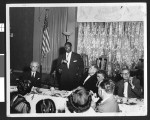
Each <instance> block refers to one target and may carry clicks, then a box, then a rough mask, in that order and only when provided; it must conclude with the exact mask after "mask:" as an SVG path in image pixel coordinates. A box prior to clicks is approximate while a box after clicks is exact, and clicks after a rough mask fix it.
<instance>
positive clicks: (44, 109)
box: [36, 99, 56, 113]
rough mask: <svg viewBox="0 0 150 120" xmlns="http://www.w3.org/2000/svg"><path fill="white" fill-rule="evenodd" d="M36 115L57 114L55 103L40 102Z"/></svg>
mask: <svg viewBox="0 0 150 120" xmlns="http://www.w3.org/2000/svg"><path fill="white" fill-rule="evenodd" d="M36 113H56V107H55V103H54V101H53V100H51V99H44V100H40V101H39V102H38V103H37V104H36Z"/></svg>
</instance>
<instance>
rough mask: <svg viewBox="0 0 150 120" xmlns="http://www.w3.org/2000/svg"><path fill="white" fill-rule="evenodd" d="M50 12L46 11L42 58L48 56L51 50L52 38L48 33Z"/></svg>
mask: <svg viewBox="0 0 150 120" xmlns="http://www.w3.org/2000/svg"><path fill="white" fill-rule="evenodd" d="M47 19H48V13H47V11H46V14H45V20H44V27H43V35H42V48H41V50H42V51H41V52H42V58H44V57H46V54H47V53H48V52H49V51H50V43H49V41H50V39H49V34H48V21H47Z"/></svg>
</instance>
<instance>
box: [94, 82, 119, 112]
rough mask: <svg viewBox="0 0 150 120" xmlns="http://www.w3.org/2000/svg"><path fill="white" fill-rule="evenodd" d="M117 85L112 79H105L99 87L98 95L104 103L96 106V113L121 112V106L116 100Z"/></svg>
mask: <svg viewBox="0 0 150 120" xmlns="http://www.w3.org/2000/svg"><path fill="white" fill-rule="evenodd" d="M114 89H115V84H114V82H113V81H112V80H110V79H105V80H103V82H101V83H100V84H99V86H98V94H99V96H100V97H101V98H102V101H101V102H100V103H99V104H98V105H97V106H96V108H95V111H96V112H100V113H104V112H105V113H106V112H119V106H118V103H117V101H116V99H115V98H114V95H113V93H114Z"/></svg>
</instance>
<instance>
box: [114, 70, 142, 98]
mask: <svg viewBox="0 0 150 120" xmlns="http://www.w3.org/2000/svg"><path fill="white" fill-rule="evenodd" d="M121 76H122V77H123V79H122V80H120V81H119V82H118V83H117V84H116V95H118V96H121V97H129V98H141V97H142V95H143V94H142V88H141V86H140V80H138V79H137V78H136V77H130V71H129V69H127V68H124V69H123V70H122V73H121Z"/></svg>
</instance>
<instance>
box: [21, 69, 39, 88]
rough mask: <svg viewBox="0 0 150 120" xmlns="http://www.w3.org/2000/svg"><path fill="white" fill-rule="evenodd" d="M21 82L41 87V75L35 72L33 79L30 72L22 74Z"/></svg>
mask: <svg viewBox="0 0 150 120" xmlns="http://www.w3.org/2000/svg"><path fill="white" fill-rule="evenodd" d="M21 80H30V81H31V85H32V86H34V87H41V74H40V73H39V72H36V74H35V77H33V76H32V75H31V71H29V72H25V73H23V75H22V77H21Z"/></svg>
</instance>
